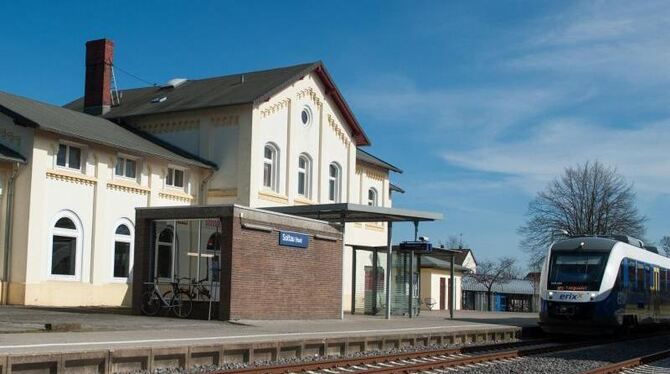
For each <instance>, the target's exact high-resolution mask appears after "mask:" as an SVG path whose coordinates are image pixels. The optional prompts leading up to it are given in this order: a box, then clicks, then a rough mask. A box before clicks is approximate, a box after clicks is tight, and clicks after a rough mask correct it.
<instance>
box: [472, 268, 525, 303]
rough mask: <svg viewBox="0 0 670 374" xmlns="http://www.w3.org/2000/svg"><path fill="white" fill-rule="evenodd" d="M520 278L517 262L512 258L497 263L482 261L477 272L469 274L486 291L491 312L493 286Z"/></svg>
mask: <svg viewBox="0 0 670 374" xmlns="http://www.w3.org/2000/svg"><path fill="white" fill-rule="evenodd" d="M518 276H519V269H517V267H516V260H515V259H514V258H511V257H503V258H500V259H498V260H497V261H491V260H484V261H481V262H479V263H478V264H477V272H476V273H470V274H468V277H470V278H472V280H474V281H475V282H476V283H479V284H481V285H482V286H484V288H485V289H486V296H487V300H488V304H489V311H492V310H493V300H492V296H493V286H495V285H496V284H504V283H506V282H507V281H509V280H510V279H515V278H518Z"/></svg>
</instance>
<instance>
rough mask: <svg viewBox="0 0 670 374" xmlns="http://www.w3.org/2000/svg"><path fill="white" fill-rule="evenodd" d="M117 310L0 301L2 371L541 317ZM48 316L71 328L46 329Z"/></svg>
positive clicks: (290, 347)
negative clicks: (267, 316) (279, 316)
mask: <svg viewBox="0 0 670 374" xmlns="http://www.w3.org/2000/svg"><path fill="white" fill-rule="evenodd" d="M116 312H117V313H109V312H108V311H98V310H83V311H81V310H80V311H76V310H54V309H41V308H26V307H0V332H3V333H2V334H0V366H2V368H3V370H2V371H0V373H6V371H5V370H6V369H7V368H9V367H14V369H13V370H12V372H16V371H19V369H20V368H21V367H22V366H21V365H24V364H25V365H29V367H33V366H34V365H36V364H39V365H47V366H45V368H49V367H52V368H54V369H56V368H58V367H61V368H65V367H66V366H67V365H68V363H69V365H75V364H77V363H78V364H81V365H88V366H90V365H93V366H94V369H95V368H97V369H95V370H94V371H97V372H105V373H106V372H111V371H118V370H121V369H123V370H134V369H155V368H159V367H175V366H191V365H194V364H205V365H207V364H219V363H221V362H224V361H257V360H273V359H276V358H278V357H290V356H297V357H303V356H307V355H323V354H329V355H342V354H346V353H352V352H358V351H365V350H384V349H390V348H395V347H401V346H414V345H431V344H445V343H459V342H475V341H477V342H483V341H492V340H497V341H499V340H507V339H513V338H516V337H518V336H519V335H520V333H521V329H522V328H525V327H532V326H535V325H536V324H537V315H535V314H526V313H485V312H471V311H459V312H457V313H456V316H455V317H456V318H455V319H454V320H449V319H448V313H446V312H437V311H434V312H422V313H421V315H420V316H419V317H417V318H413V319H408V318H403V317H396V318H394V319H391V320H386V319H383V318H378V317H370V316H360V315H354V316H352V315H347V316H346V318H345V319H344V320H310V321H235V322H220V321H199V320H180V319H175V318H167V317H162V318H161V317H144V316H134V315H129V314H124V313H123V311H122V310H117V311H116ZM46 323H49V324H51V326H52V328H54V329H56V330H59V329H61V330H73V331H64V332H45V330H44V325H45V324H46ZM17 365H18V366H17ZM54 365H55V366H54ZM89 369H91V368H87V369H84V370H89Z"/></svg>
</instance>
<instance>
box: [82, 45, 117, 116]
mask: <svg viewBox="0 0 670 374" xmlns="http://www.w3.org/2000/svg"><path fill="white" fill-rule="evenodd" d="M113 60H114V42H113V41H111V40H109V39H99V40H91V41H88V42H86V87H85V88H84V111H85V112H86V113H89V114H94V115H102V114H105V113H107V112H109V110H110V109H111V107H112V91H111V89H112V86H111V84H112V62H113Z"/></svg>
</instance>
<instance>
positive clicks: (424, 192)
mask: <svg viewBox="0 0 670 374" xmlns="http://www.w3.org/2000/svg"><path fill="white" fill-rule="evenodd" d="M57 3H58V2H44V3H40V4H39V5H36V4H32V3H29V2H11V3H10V2H3V3H2V5H0V11H1V13H2V14H4V15H6V16H5V17H3V22H1V23H0V71H1V72H2V73H1V74H0V90H3V91H8V92H12V93H16V94H20V95H25V96H28V97H32V98H35V99H40V100H44V101H47V102H51V103H55V104H63V103H66V102H68V101H70V100H71V99H74V98H76V97H78V96H81V94H82V90H83V85H84V83H83V79H84V63H83V59H84V43H85V41H86V40H90V39H96V38H101V37H108V38H111V39H113V40H114V41H115V43H116V56H115V63H116V64H117V66H119V67H120V68H122V69H124V70H127V71H130V72H132V73H134V74H135V75H137V76H139V77H142V78H143V79H145V80H147V81H151V82H164V81H166V80H168V79H170V78H174V77H186V78H201V77H209V76H216V75H224V74H228V73H235V72H242V71H251V70H256V69H265V68H272V67H277V66H284V65H291V64H295V63H302V62H306V61H314V60H319V59H321V60H323V61H324V62H325V63H326V66H327V67H328V69H329V71H330V72H331V74H332V75H333V76H334V79H335V81H336V82H337V84H338V86H339V87H340V89H341V91H342V92H343V94H344V96H345V97H346V98H347V100H348V102H349V104H350V105H351V107H352V108H353V110H354V112H355V113H356V115H357V116H358V118H359V120H360V122H361V123H362V124H363V126H364V127H365V129H366V131H367V133H368V135H369V136H370V137H371V139H372V142H373V146H372V147H371V148H370V149H369V150H370V151H371V152H372V153H374V154H376V155H378V156H380V157H382V158H384V159H386V160H388V161H390V162H392V163H394V164H396V165H398V166H399V167H401V168H402V169H404V170H405V173H403V174H401V175H396V176H394V178H393V179H394V181H395V182H396V183H397V184H399V185H400V186H402V187H403V188H405V189H406V190H407V193H406V194H405V195H401V196H398V197H397V198H396V199H395V205H396V206H398V207H406V208H412V209H424V210H433V211H440V212H442V213H444V215H445V220H444V221H442V222H439V223H435V224H426V225H425V226H423V227H422V230H421V232H422V234H425V235H427V236H429V237H431V239H432V240H433V241H438V240H440V239H446V238H447V237H448V236H449V235H458V234H459V233H462V234H463V238H464V240H465V241H466V242H467V243H468V244H470V245H471V246H472V247H473V248H474V249H475V251H476V253H477V256H478V257H480V258H486V257H488V258H494V257H499V256H503V255H512V256H515V257H519V258H520V259H521V261H524V259H525V257H526V256H525V254H524V253H523V252H521V251H520V250H519V248H518V243H519V237H518V236H517V234H516V229H517V228H518V227H519V225H521V224H522V223H523V222H524V219H525V217H524V214H525V212H526V208H527V204H528V202H529V200H530V199H531V198H532V197H533V195H534V194H535V193H536V192H537V191H538V190H539V189H542V188H543V187H544V186H545V185H546V183H547V182H548V181H549V180H551V179H552V178H554V177H555V176H556V175H558V174H560V173H561V172H562V170H563V169H564V168H565V167H566V166H570V165H575V164H577V163H582V162H584V161H586V160H593V159H599V160H601V161H602V162H604V163H605V164H608V165H610V166H614V167H616V168H617V169H618V170H619V172H621V173H622V174H623V175H624V176H625V177H626V178H627V179H628V180H629V181H631V182H633V183H634V184H635V189H636V191H637V193H638V202H639V208H640V210H641V212H642V213H643V214H645V215H647V216H648V218H649V222H648V235H647V236H648V238H649V239H650V240H653V241H658V240H659V239H660V237H661V236H663V235H666V234H669V235H670V227H668V220H667V218H666V212H668V211H670V196H669V195H668V187H667V186H668V185H669V184H670V152H669V151H668V144H670V95H669V94H668V84H669V83H670V39H669V38H667V37H665V36H664V35H667V30H669V29H670V18H668V17H667V14H670V13H669V12H670V3H667V2H654V1H648V2H617V1H612V2H603V1H589V2H572V1H560V2H558V1H553V2H550V1H547V2H540V1H527V2H520V1H509V2H491V1H484V2H477V1H434V2H431V1H422V2H420V3H418V2H414V1H406V2H393V1H376V2H375V1H366V2H359V1H356V2H353V1H352V2H330V3H325V4H322V3H320V2H313V1H287V2H270V1H267V2H254V3H253V4H251V3H250V2H224V1H216V2H214V1H212V2H206V1H198V2H181V3H180V2H176V1H174V2H166V1H163V2H158V1H147V2H137V1H114V2H102V1H100V2H96V1H80V2H71V3H68V6H66V7H65V6H59V5H58V4H57ZM417 4H420V6H418V5H417ZM7 15H8V16H7ZM117 74H118V81H119V85H120V88H122V89H123V88H130V87H136V86H141V85H144V84H143V83H142V82H140V81H137V80H135V79H133V78H131V77H129V76H127V75H125V74H121V73H119V72H117ZM406 226H407V227H401V228H399V229H398V230H396V238H400V237H406V236H409V235H411V234H410V233H411V228H410V227H409V225H406Z"/></svg>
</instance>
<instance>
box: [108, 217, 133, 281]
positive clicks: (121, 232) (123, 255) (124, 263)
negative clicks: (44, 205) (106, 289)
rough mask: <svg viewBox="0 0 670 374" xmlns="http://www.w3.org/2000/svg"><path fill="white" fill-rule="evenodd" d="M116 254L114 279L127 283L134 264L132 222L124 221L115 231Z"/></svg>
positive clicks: (113, 271) (113, 270)
mask: <svg viewBox="0 0 670 374" xmlns="http://www.w3.org/2000/svg"><path fill="white" fill-rule="evenodd" d="M113 248H114V253H113V259H112V260H113V262H112V264H113V268H112V277H113V278H114V279H117V280H123V281H127V280H128V279H129V278H130V273H131V271H132V263H133V229H132V224H131V223H130V221H128V220H126V219H124V220H122V221H120V222H119V223H117V225H116V228H115V229H114V247H113Z"/></svg>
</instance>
